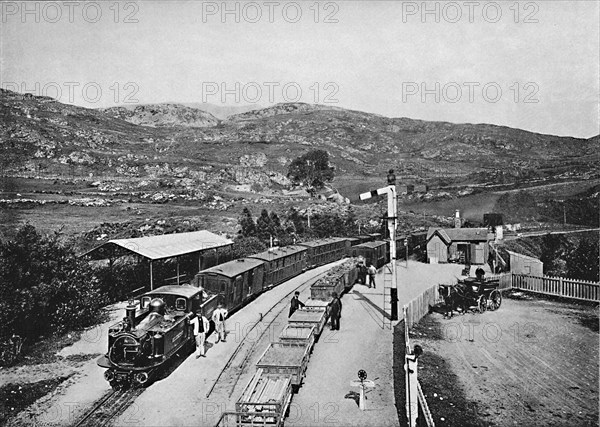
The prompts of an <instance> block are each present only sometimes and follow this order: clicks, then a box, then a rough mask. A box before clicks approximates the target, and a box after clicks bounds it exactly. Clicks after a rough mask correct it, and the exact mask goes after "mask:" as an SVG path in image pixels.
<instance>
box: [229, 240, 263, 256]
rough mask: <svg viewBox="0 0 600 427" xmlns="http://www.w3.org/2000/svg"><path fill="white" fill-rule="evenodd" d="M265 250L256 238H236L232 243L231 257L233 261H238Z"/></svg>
mask: <svg viewBox="0 0 600 427" xmlns="http://www.w3.org/2000/svg"><path fill="white" fill-rule="evenodd" d="M266 248H267V245H265V244H264V243H263V242H262V241H261V240H260V239H259V238H258V237H254V236H251V237H238V238H237V239H235V241H234V242H233V246H232V248H231V257H232V258H233V259H239V258H244V257H247V256H248V255H254V254H258V253H260V252H262V251H264V250H265V249H266Z"/></svg>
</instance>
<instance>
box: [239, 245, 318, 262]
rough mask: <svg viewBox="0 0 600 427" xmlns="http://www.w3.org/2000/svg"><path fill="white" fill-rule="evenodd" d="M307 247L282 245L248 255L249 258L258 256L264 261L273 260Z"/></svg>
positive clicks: (303, 250)
mask: <svg viewBox="0 0 600 427" xmlns="http://www.w3.org/2000/svg"><path fill="white" fill-rule="evenodd" d="M306 250H307V249H306V248H305V247H304V246H282V247H280V248H273V250H272V251H270V250H269V251H264V252H261V253H259V254H255V255H250V256H249V257H250V258H258V259H262V260H265V261H273V260H276V259H280V258H285V257H286V256H289V255H292V254H297V253H300V252H305V251H306Z"/></svg>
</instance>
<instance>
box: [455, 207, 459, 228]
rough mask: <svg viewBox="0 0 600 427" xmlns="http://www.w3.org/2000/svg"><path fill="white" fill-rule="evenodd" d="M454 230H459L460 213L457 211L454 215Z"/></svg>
mask: <svg viewBox="0 0 600 427" xmlns="http://www.w3.org/2000/svg"><path fill="white" fill-rule="evenodd" d="M454 228H460V211H459V210H458V209H457V210H456V213H455V214H454Z"/></svg>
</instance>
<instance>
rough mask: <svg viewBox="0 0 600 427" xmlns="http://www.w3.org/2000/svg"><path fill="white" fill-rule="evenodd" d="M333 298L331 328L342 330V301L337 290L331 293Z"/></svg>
mask: <svg viewBox="0 0 600 427" xmlns="http://www.w3.org/2000/svg"><path fill="white" fill-rule="evenodd" d="M331 296H332V297H333V300H332V301H331V302H330V303H329V316H331V330H332V331H339V330H340V317H342V301H340V299H339V297H338V294H337V292H334V293H333V294H331Z"/></svg>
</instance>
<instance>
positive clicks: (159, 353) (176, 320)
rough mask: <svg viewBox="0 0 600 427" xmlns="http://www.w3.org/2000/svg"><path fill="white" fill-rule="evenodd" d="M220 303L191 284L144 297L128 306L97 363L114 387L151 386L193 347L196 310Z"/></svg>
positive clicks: (154, 292)
mask: <svg viewBox="0 0 600 427" xmlns="http://www.w3.org/2000/svg"><path fill="white" fill-rule="evenodd" d="M216 302H217V301H216V299H215V298H214V297H211V298H207V296H206V295H205V294H204V293H203V291H202V290H201V289H199V288H196V287H193V286H188V285H185V286H177V285H176V286H162V287H160V288H158V289H155V290H153V291H150V292H147V293H145V294H144V295H142V297H141V299H140V305H139V306H129V307H127V308H126V312H125V317H124V318H123V320H122V321H121V322H118V323H116V324H114V325H112V326H111V327H110V328H109V330H108V352H107V353H106V354H105V355H104V356H102V357H100V358H99V359H98V361H97V363H98V365H99V366H101V367H103V368H107V370H106V371H105V372H104V378H105V379H106V380H107V381H108V382H109V384H110V385H111V386H112V387H113V388H123V387H127V386H130V385H133V386H145V385H147V384H149V383H150V382H151V381H152V379H153V377H154V375H155V373H156V372H157V370H158V369H159V368H160V367H161V366H162V365H164V364H165V363H166V362H167V361H169V359H170V358H171V357H172V356H173V355H174V354H175V353H177V352H178V351H180V350H182V349H185V348H186V347H187V348H188V349H191V348H192V346H193V343H194V335H193V327H192V325H190V320H192V318H193V317H194V314H193V313H194V311H195V310H197V309H198V308H200V307H203V308H205V309H208V308H209V307H210V309H212V306H213V305H214V304H216Z"/></svg>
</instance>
